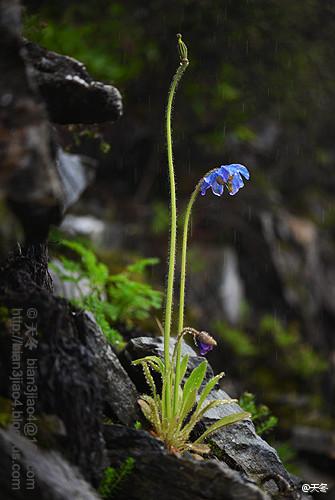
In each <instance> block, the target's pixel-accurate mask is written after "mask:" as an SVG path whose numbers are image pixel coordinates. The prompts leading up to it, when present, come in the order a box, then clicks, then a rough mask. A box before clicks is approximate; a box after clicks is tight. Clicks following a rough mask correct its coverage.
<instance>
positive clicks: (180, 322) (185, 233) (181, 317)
mask: <svg viewBox="0 0 335 500" xmlns="http://www.w3.org/2000/svg"><path fill="white" fill-rule="evenodd" d="M200 185H201V182H198V184H197V186H196V188H195V190H194V191H193V193H192V196H191V198H190V200H189V202H188V205H187V209H186V214H185V220H184V228H183V242H182V253H181V269H180V292H179V318H178V336H179V335H180V333H181V332H182V331H183V328H184V308H185V282H186V264H187V240H188V232H189V225H190V218H191V212H192V208H193V205H194V202H195V200H196V198H197V196H198V193H199V190H200ZM181 340H182V339H181V338H178V339H177V350H176V376H175V384H174V397H173V411H174V412H176V411H177V405H178V394H179V384H180V382H181V380H179V379H180V357H181V344H182V342H181Z"/></svg>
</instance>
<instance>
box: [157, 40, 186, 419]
mask: <svg viewBox="0 0 335 500" xmlns="http://www.w3.org/2000/svg"><path fill="white" fill-rule="evenodd" d="M178 43H179V42H178ZM188 64H189V63H188V60H187V59H186V58H183V59H181V62H180V66H179V67H178V69H177V71H176V73H175V75H174V77H173V79H172V83H171V86H170V90H169V95H168V102H167V107H166V143H167V156H168V166H169V181H170V201H171V233H170V248H169V264H168V281H167V290H166V305H165V320H164V363H165V373H166V375H168V373H169V369H170V353H169V347H170V335H171V319H172V305H173V285H174V273H175V262H176V243H177V203H176V185H175V178H174V167H173V152H172V132H171V115H172V105H173V99H174V95H175V92H176V89H177V86H178V83H179V81H180V79H181V77H182V76H183V73H184V71H185V69H186V68H187V66H188ZM170 389H171V384H170V383H167V384H166V391H165V403H166V413H167V417H169V416H170V414H171V399H170V397H171V392H170ZM163 397H164V395H163Z"/></svg>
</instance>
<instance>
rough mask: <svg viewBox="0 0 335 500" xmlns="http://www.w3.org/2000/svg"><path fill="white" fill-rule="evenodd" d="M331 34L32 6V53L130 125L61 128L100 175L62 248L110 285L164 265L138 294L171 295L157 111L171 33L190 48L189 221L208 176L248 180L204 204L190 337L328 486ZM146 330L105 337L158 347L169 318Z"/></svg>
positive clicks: (181, 9)
mask: <svg viewBox="0 0 335 500" xmlns="http://www.w3.org/2000/svg"><path fill="white" fill-rule="evenodd" d="M334 30H335V5H334V2H332V1H331V0H323V1H322V2H321V1H318V0H304V1H303V0H297V1H295V2H292V1H291V0H281V1H279V0H258V1H256V0H240V1H238V2H237V1H232V0H179V1H172V0H171V1H169V2H167V1H164V0H147V1H146V2H139V1H138V0H122V1H105V0H95V1H94V2H90V1H85V0H81V1H78V2H77V1H69V0H63V1H62V0H53V2H48V1H26V2H25V8H24V33H25V36H26V37H27V38H28V39H30V40H33V41H35V42H37V43H39V44H41V45H42V46H44V47H46V48H48V49H49V50H54V51H56V52H59V53H61V54H66V55H69V56H72V57H74V58H76V59H78V60H80V61H81V62H83V63H84V64H85V65H86V67H87V69H88V71H89V72H90V73H91V74H92V76H93V77H94V78H96V79H97V80H101V81H104V82H107V83H108V82H110V83H112V84H113V85H115V86H116V87H117V88H118V89H119V90H120V92H121V93H122V96H123V104H124V115H123V117H122V118H121V119H120V120H119V121H118V122H116V123H115V124H113V125H110V124H108V123H106V124H105V125H103V126H101V125H99V126H78V125H76V126H57V134H58V136H59V140H60V142H61V143H62V144H63V146H64V147H65V148H66V150H67V151H69V152H74V153H80V154H85V155H87V156H89V157H92V158H95V159H97V161H98V168H97V175H96V181H95V183H94V185H93V186H91V187H90V188H89V190H88V191H87V192H86V194H85V196H84V197H83V198H82V199H81V200H80V202H79V203H78V204H77V205H76V206H75V207H74V208H73V209H72V211H71V213H70V214H69V215H68V216H67V217H66V219H65V221H64V222H63V225H62V234H65V235H66V236H67V237H68V235H70V236H71V237H72V238H74V239H78V241H79V240H80V241H83V239H84V240H86V241H87V240H90V241H91V244H92V245H93V247H94V252H95V253H96V255H97V258H98V259H99V260H101V261H102V262H104V263H105V264H106V265H107V266H108V268H109V271H110V272H111V273H113V272H119V271H120V270H122V269H123V268H124V267H125V266H127V265H128V264H129V263H131V262H133V260H134V259H135V260H136V259H138V258H140V257H154V258H159V259H160V260H159V264H157V265H155V266H153V267H149V268H148V269H147V275H146V277H145V279H146V281H147V282H148V283H150V286H152V287H153V288H154V289H157V290H161V291H163V290H164V281H165V277H166V271H167V266H166V259H167V241H168V232H169V212H168V209H169V204H168V199H169V188H168V181H167V161H166V152H165V137H164V114H165V104H166V98H167V91H168V88H169V84H170V80H171V78H172V75H173V74H174V72H175V69H176V67H177V65H178V56H177V50H176V33H178V32H180V33H182V34H183V37H184V40H185V42H186V43H187V45H188V48H189V58H190V66H189V68H188V70H187V72H186V74H185V76H184V79H183V81H182V83H181V85H180V89H179V91H178V94H177V98H176V102H175V110H174V124H173V130H174V153H175V168H176V178H177V189H178V203H179V214H180V218H181V219H182V217H183V213H184V210H185V206H186V203H187V200H188V197H189V196H190V194H191V192H192V190H193V188H194V186H195V184H196V183H197V181H198V180H199V179H200V177H201V176H202V175H203V174H204V173H205V172H207V171H208V170H209V169H211V168H215V167H217V166H220V165H221V164H229V163H242V164H244V165H246V166H247V167H248V168H249V170H250V173H251V179H250V181H249V182H247V183H246V186H245V188H244V189H243V190H241V191H240V192H239V193H238V195H237V196H235V197H229V196H224V197H222V198H216V197H213V196H211V195H210V194H209V193H208V194H207V196H206V197H204V198H202V197H199V199H198V201H197V203H196V206H195V209H194V212H193V220H192V232H191V237H190V247H189V272H188V278H187V298H186V303H187V313H186V318H187V319H186V324H188V325H190V326H193V327H195V328H197V329H199V330H201V329H204V330H206V331H209V332H210V333H211V334H212V335H213V336H215V338H216V339H217V341H218V343H219V347H218V348H217V349H216V350H215V351H214V352H213V353H211V354H210V356H209V360H210V362H211V363H212V365H213V367H214V369H215V370H216V371H219V370H224V371H225V372H226V379H225V380H224V383H223V388H224V389H225V390H226V391H227V392H228V393H229V394H230V395H231V396H232V397H241V395H242V404H243V405H244V406H245V407H248V408H249V409H251V410H252V411H253V413H254V417H255V423H256V426H257V425H258V430H259V432H260V433H261V434H262V435H263V436H264V438H265V439H267V440H268V441H269V442H271V443H272V444H273V445H274V446H276V447H277V450H278V452H279V453H280V455H281V457H282V458H283V460H284V462H285V464H286V466H288V468H289V469H290V470H291V471H293V472H295V473H297V474H300V475H302V476H303V477H304V478H305V479H306V480H308V482H327V483H328V484H329V485H330V484H331V471H332V470H333V467H334V458H335V437H334V418H335V411H334V410H335V408H334V392H335V337H334V329H335V259H334V249H335V203H334V190H335V172H334V168H335V146H334V128H335V127H334V126H335V122H334V116H335V77H334V74H335V73H334V72H335V51H334ZM214 198H215V199H214ZM0 216H1V255H2V256H4V255H5V254H6V252H7V251H8V248H10V246H11V245H12V244H13V243H14V242H15V240H16V239H17V238H18V237H19V236H18V235H19V233H18V231H19V230H18V228H17V227H16V226H15V225H13V224H12V223H11V222H10V219H9V215H8V213H7V212H6V208H5V206H4V204H2V205H1V210H0ZM51 246H52V248H53V247H55V248H54V252H55V253H57V251H58V250H57V248H56V247H57V245H56V244H53V243H51ZM156 305H157V302H156ZM139 316H141V315H139ZM144 316H145V317H139V318H136V315H135V319H134V321H133V322H132V323H131V325H129V324H128V325H124V324H117V325H112V327H113V328H115V329H116V330H118V331H119V332H121V333H122V334H123V335H124V336H125V337H126V338H127V337H129V336H132V335H136V334H138V335H142V334H143V333H146V334H150V335H153V334H155V335H158V334H159V331H158V328H157V326H156V324H155V321H154V316H158V317H161V312H160V311H154V310H153V311H152V313H150V314H149V315H144ZM121 323H122V321H121ZM250 393H251V394H250ZM264 405H266V406H267V407H268V409H266V408H265V406H264Z"/></svg>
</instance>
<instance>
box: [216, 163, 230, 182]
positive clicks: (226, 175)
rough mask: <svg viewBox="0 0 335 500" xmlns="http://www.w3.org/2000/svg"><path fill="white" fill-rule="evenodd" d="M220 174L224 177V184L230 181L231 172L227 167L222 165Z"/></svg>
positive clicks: (219, 170)
mask: <svg viewBox="0 0 335 500" xmlns="http://www.w3.org/2000/svg"><path fill="white" fill-rule="evenodd" d="M218 174H219V175H220V176H221V177H222V179H223V180H224V182H227V181H228V179H229V175H230V172H229V170H228V169H227V167H226V165H221V167H220V168H219V169H218Z"/></svg>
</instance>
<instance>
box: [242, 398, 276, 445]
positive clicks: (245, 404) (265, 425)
mask: <svg viewBox="0 0 335 500" xmlns="http://www.w3.org/2000/svg"><path fill="white" fill-rule="evenodd" d="M239 405H240V406H241V407H242V408H243V409H244V410H245V411H247V412H249V413H250V414H251V418H252V420H253V422H254V424H255V427H256V432H257V434H259V436H261V435H262V434H267V433H268V432H269V431H270V430H272V429H273V428H274V427H276V425H277V424H278V418H277V417H275V416H274V415H271V411H270V410H269V408H268V407H267V406H266V405H257V404H256V401H255V395H254V394H251V393H250V392H244V393H243V394H242V396H241V397H240V400H239Z"/></svg>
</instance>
